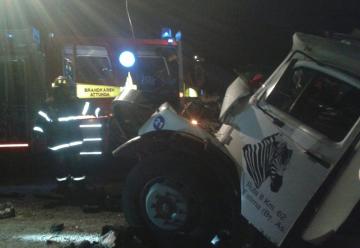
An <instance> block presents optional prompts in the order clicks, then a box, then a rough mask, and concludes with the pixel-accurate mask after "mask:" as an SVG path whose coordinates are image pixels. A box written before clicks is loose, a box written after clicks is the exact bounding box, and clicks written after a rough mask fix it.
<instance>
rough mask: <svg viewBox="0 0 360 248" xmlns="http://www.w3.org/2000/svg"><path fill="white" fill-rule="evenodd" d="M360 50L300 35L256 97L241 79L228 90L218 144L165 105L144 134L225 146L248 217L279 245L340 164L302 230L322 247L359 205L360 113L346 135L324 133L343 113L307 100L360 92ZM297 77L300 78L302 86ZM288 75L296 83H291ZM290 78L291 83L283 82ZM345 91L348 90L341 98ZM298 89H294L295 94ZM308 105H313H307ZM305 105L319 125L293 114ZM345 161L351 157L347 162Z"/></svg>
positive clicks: (353, 45)
mask: <svg viewBox="0 0 360 248" xmlns="http://www.w3.org/2000/svg"><path fill="white" fill-rule="evenodd" d="M359 52H360V48H359V44H353V43H352V42H351V41H342V40H331V39H325V38H320V37H316V36H312V35H305V34H295V35H294V40H293V48H292V50H291V52H290V54H289V55H288V57H287V58H286V59H285V60H284V62H283V63H282V64H281V65H280V66H279V67H278V68H277V69H276V70H275V72H274V73H273V74H272V76H271V77H270V78H269V79H268V80H267V81H266V83H265V84H264V85H263V86H262V87H261V88H260V89H259V90H258V91H257V92H256V93H255V94H254V95H253V96H252V97H251V98H250V95H249V94H250V91H249V89H248V88H247V86H246V83H245V82H244V81H243V80H242V79H240V78H238V79H237V80H235V81H234V82H233V84H232V85H230V86H229V88H228V90H227V92H226V96H225V99H224V102H223V106H222V109H221V115H220V118H221V120H222V121H223V123H224V124H223V126H222V127H221V129H220V130H219V132H218V133H217V134H216V135H215V136H216V138H217V140H215V139H214V138H213V137H212V136H211V135H209V134H206V133H205V132H204V131H202V130H200V129H199V128H197V127H194V126H192V125H191V124H190V123H189V122H187V121H186V120H184V119H182V118H181V117H179V116H177V115H176V114H175V112H174V111H172V110H171V109H170V108H169V107H168V106H167V105H163V106H162V107H160V108H159V110H158V111H157V112H156V113H155V114H154V115H153V116H152V118H151V119H150V120H149V121H148V122H147V123H145V125H144V126H143V127H142V128H141V129H140V132H139V134H140V135H142V134H144V133H146V132H150V131H156V130H160V129H167V130H177V131H182V132H189V133H191V134H193V135H196V136H198V137H200V138H201V139H207V140H209V142H213V143H214V144H216V145H217V147H219V148H220V149H223V150H224V148H226V149H225V150H226V153H227V154H229V155H230V157H232V158H233V160H234V165H236V166H237V171H238V172H239V177H240V178H241V189H240V190H241V214H242V216H244V217H245V218H246V219H247V220H248V222H249V223H250V224H251V225H253V226H254V227H255V228H257V229H258V230H259V231H260V232H262V233H263V235H264V236H265V237H267V239H269V240H270V241H271V242H273V243H274V244H276V245H278V246H280V245H281V244H282V243H283V242H284V240H285V239H286V238H287V237H288V234H289V232H290V231H291V230H292V229H293V228H294V226H295V225H296V222H297V221H298V220H299V218H300V217H301V216H302V214H303V213H304V212H305V211H306V209H307V207H308V206H309V202H310V201H311V200H313V199H314V197H315V196H316V195H317V192H318V190H319V189H320V188H321V187H323V186H324V185H325V181H326V180H327V179H328V177H329V175H332V174H333V171H334V170H335V169H337V167H339V166H341V167H342V169H341V170H339V171H338V172H336V175H335V178H336V179H335V180H334V181H333V182H332V184H331V185H330V186H331V187H328V189H327V190H326V191H323V192H325V193H323V195H322V196H321V197H322V199H321V201H320V202H318V203H317V205H316V206H317V211H316V214H315V215H313V217H312V218H311V219H310V221H308V222H307V226H304V227H303V229H302V238H303V239H304V240H305V241H308V242H311V243H318V242H321V241H322V240H323V239H324V238H325V237H327V235H328V234H331V233H333V232H336V231H337V230H338V229H339V227H340V226H341V225H342V224H343V222H344V221H345V220H346V218H347V217H348V216H349V214H350V212H351V211H352V210H353V208H354V207H355V205H356V203H357V202H358V201H359V199H360V185H359V172H358V171H359V163H358V162H359V159H360V155H359V153H358V152H357V151H358V149H359V145H358V136H359V133H360V122H359V119H358V117H359V116H358V115H357V114H358V111H355V112H356V113H355V114H354V117H352V119H351V121H349V122H346V125H345V124H344V125H343V126H346V128H345V127H344V130H343V131H341V132H337V131H336V132H331V131H329V130H331V128H330V129H329V127H328V126H326V125H324V128H319V127H321V125H322V124H323V123H324V122H326V118H329V120H330V121H332V122H333V121H337V119H341V118H334V115H335V114H338V112H335V110H334V109H331V108H330V107H329V108H328V109H326V111H327V112H326V111H324V112H321V111H323V109H324V108H326V107H328V106H325V107H324V106H320V105H321V104H320V103H321V102H320V100H319V102H320V103H318V102H317V103H316V104H317V105H311V101H307V99H306V97H307V98H309V99H310V95H311V93H312V92H314V91H315V90H312V91H310V90H308V89H310V87H320V86H324V85H325V86H328V85H330V86H334V85H335V86H336V87H334V90H335V91H336V90H337V91H336V93H337V96H338V97H340V98H341V97H343V96H344V94H352V93H354V92H356V93H358V91H360V81H359V79H358V78H357V76H358V75H360V67H359V65H358V60H359V54H360V53H359ZM298 72H299V74H300V75H301V76H299V77H300V80H299V81H296V80H298V78H297V77H298V75H297V73H298ZM300 72H301V73H302V74H301V73H300ZM306 73H308V74H309V75H311V79H308V78H306V75H307V74H306ZM288 75H290V76H291V77H289V78H287V76H288ZM309 78H310V77H309ZM285 79H286V80H288V81H289V83H288V84H287V83H286V84H284V80H285ZM305 79H306V80H307V81H306V85H305V86H304V85H303V82H305ZM290 81H291V82H290ZM295 81H296V82H295ZM290 84H294V85H295V84H296V85H295V86H294V88H293V89H292V90H293V91H295V90H299V92H300V93H297V94H298V95H296V99H295V100H294V101H293V102H291V106H290V105H289V109H290V110H289V111H285V110H284V109H281V108H282V106H283V105H282V104H283V103H284V104H285V103H286V102H287V99H290V97H289V96H288V95H286V96H285V95H284V94H283V92H285V90H283V88H281V87H285V86H286V87H292V86H288V85H290ZM278 85H280V86H278ZM282 85H285V86H282ZM313 85H314V86H313ZM319 85H320V86H319ZM340 88H342V89H345V88H346V89H349V90H348V91H346V90H343V92H340V93H339V91H340V90H339V89H340ZM314 89H315V88H314ZM350 89H351V90H350ZM280 90H283V91H281V94H283V95H281V94H280V93H279V94H278V93H277V92H278V91H279V92H280ZM293 91H290V90H289V92H290V93H291V94H292V92H293ZM307 92H310V93H307ZM319 92H320V93H322V92H328V91H327V89H326V90H319ZM329 92H331V91H329ZM294 94H295V93H294ZM306 94H308V95H306ZM309 94H310V95H309ZM281 97H282V98H281ZM343 98H344V97H343ZM343 98H342V99H343ZM347 98H348V99H350V98H351V97H350V96H349V97H347ZM249 99H250V100H249ZM274 99H275V100H274ZM278 99H283V100H281V101H280V100H278ZM304 99H305V100H304ZM313 99H315V100H316V99H321V97H319V98H316V97H313ZM313 99H312V98H311V100H313ZM351 99H352V98H351ZM289 101H290V100H289ZM324 101H325V100H324ZM326 101H331V99H330V100H329V99H326ZM342 101H345V100H342ZM302 102H305V103H307V104H308V105H306V104H303V105H301V103H302ZM248 103H249V104H248ZM299 105H301V106H302V108H305V107H308V108H309V109H308V111H306V109H305V111H304V110H302V111H303V112H301V111H300V113H303V115H304V113H305V115H306V113H307V112H309V113H312V112H313V111H314V106H316V107H318V108H319V109H318V115H314V116H315V117H314V120H313V122H311V121H310V122H309V121H307V122H305V121H302V120H301V119H302V118H303V117H301V116H300V117H299V116H295V115H296V113H297V112H296V111H297V110H296V108H300V107H301V106H300V107H298V106H299ZM318 105H319V106H318ZM356 106H358V105H356ZM356 106H354V107H356ZM284 108H285V107H284ZM294 109H295V110H294ZM340 110H341V109H340ZM344 111H345V113H350V112H346V111H347V110H344ZM352 111H353V110H352ZM298 112H299V111H298ZM340 112H341V111H340ZM351 113H353V112H351ZM323 115H324V116H323ZM159 116H161V117H159ZM319 116H320V117H319ZM340 116H342V115H341V113H340ZM345 117H347V116H345ZM345 117H344V119H346V118H345ZM355 117H356V118H355ZM304 118H305V117H304ZM324 118H325V121H324ZM330 121H329V123H332V122H330ZM317 123H321V124H317ZM350 124H351V125H350ZM334 125H335V124H334ZM338 129H341V125H340V126H339V127H338ZM338 129H336V130H338ZM345 129H346V130H345ZM350 149H351V158H350V157H349V156H350V155H349V150H350ZM344 156H347V157H349V159H347V160H345V162H344Z"/></svg>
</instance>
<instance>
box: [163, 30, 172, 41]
mask: <svg viewBox="0 0 360 248" xmlns="http://www.w3.org/2000/svg"><path fill="white" fill-rule="evenodd" d="M169 38H172V31H171V29H170V28H162V29H161V39H169Z"/></svg>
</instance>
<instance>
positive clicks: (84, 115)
mask: <svg viewBox="0 0 360 248" xmlns="http://www.w3.org/2000/svg"><path fill="white" fill-rule="evenodd" d="M74 87H75V86H74V85H72V84H71V83H70V82H69V81H68V80H67V79H66V78H65V77H63V76H59V77H57V78H56V79H55V81H54V82H53V83H52V84H51V91H50V95H49V97H48V98H47V100H46V102H45V104H44V106H43V108H42V109H40V110H39V111H38V112H37V118H36V120H35V125H34V128H33V143H34V144H33V146H34V147H35V149H36V150H42V149H47V150H48V151H49V152H50V153H51V154H52V155H53V156H52V157H53V158H54V159H55V168H53V170H54V172H55V176H56V179H57V181H58V182H59V183H60V184H62V183H64V182H65V183H69V182H72V181H83V180H84V179H85V178H86V177H85V171H84V167H82V162H81V157H82V156H91V155H101V154H102V150H101V141H102V138H101V136H102V132H101V130H102V128H101V127H102V124H101V123H100V121H98V118H97V117H98V116H99V112H100V109H99V108H96V109H91V108H90V103H89V102H86V101H85V102H84V101H82V100H80V99H78V98H76V97H75V96H74V92H75V89H74ZM91 110H92V112H93V114H90V111H91Z"/></svg>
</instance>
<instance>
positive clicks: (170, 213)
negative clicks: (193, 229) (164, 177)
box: [145, 181, 189, 231]
mask: <svg viewBox="0 0 360 248" xmlns="http://www.w3.org/2000/svg"><path fill="white" fill-rule="evenodd" d="M188 208H189V207H188V202H187V200H186V198H185V197H184V195H183V194H182V192H181V190H180V189H178V188H177V187H175V186H173V185H170V184H168V183H165V182H159V181H158V182H155V183H154V184H152V185H151V186H150V187H149V188H148V191H147V193H146V195H145V211H146V214H147V217H148V218H149V220H150V222H151V223H152V224H154V225H155V226H156V227H158V228H160V229H163V230H166V231H174V230H178V229H181V228H182V227H183V226H184V225H185V224H186V222H187V219H188Z"/></svg>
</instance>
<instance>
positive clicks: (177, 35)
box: [175, 31, 182, 41]
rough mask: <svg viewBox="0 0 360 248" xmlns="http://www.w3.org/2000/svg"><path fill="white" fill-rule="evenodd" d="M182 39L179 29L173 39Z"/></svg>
mask: <svg viewBox="0 0 360 248" xmlns="http://www.w3.org/2000/svg"><path fill="white" fill-rule="evenodd" d="M181 39H182V33H181V32H180V31H178V32H177V33H176V34H175V40H176V41H181Z"/></svg>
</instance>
